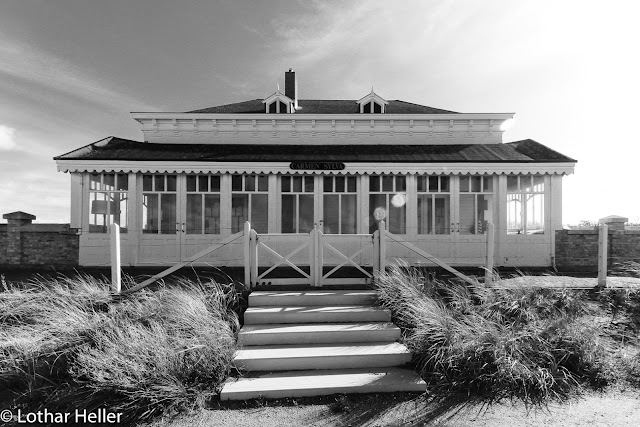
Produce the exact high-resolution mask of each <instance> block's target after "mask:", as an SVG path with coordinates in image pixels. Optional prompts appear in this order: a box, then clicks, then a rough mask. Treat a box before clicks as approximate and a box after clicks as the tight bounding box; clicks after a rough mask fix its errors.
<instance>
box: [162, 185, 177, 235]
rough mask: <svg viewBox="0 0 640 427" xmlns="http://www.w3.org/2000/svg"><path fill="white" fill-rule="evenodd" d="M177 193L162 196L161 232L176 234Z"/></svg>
mask: <svg viewBox="0 0 640 427" xmlns="http://www.w3.org/2000/svg"><path fill="white" fill-rule="evenodd" d="M176 225H177V224H176V195H175V194H162V195H161V196H160V234H176Z"/></svg>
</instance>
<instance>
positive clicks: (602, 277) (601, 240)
mask: <svg viewBox="0 0 640 427" xmlns="http://www.w3.org/2000/svg"><path fill="white" fill-rule="evenodd" d="M608 238H609V226H607V224H600V232H599V234H598V286H607V256H608V255H607V245H608V242H607V240H608Z"/></svg>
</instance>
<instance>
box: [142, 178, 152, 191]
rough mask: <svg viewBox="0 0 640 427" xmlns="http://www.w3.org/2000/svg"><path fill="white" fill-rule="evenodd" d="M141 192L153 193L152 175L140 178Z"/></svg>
mask: <svg viewBox="0 0 640 427" xmlns="http://www.w3.org/2000/svg"><path fill="white" fill-rule="evenodd" d="M142 191H153V175H143V176H142Z"/></svg>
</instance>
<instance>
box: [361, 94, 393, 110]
mask: <svg viewBox="0 0 640 427" xmlns="http://www.w3.org/2000/svg"><path fill="white" fill-rule="evenodd" d="M357 102H358V106H359V108H360V113H378V114H382V113H384V110H385V107H386V105H387V104H389V101H387V100H385V99H383V98H382V97H381V96H380V95H378V94H377V93H375V92H374V91H373V88H371V93H369V94H368V95H367V96H365V97H364V98H361V99H359V100H358V101H357Z"/></svg>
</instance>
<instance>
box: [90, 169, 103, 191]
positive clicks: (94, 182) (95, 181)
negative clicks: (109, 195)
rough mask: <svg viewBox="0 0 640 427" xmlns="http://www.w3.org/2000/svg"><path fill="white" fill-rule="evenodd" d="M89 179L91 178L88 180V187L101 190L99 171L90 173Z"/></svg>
mask: <svg viewBox="0 0 640 427" xmlns="http://www.w3.org/2000/svg"><path fill="white" fill-rule="evenodd" d="M90 179H91V181H90V185H89V188H90V189H91V190H102V186H101V184H100V174H99V173H92V174H91V178H90Z"/></svg>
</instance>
